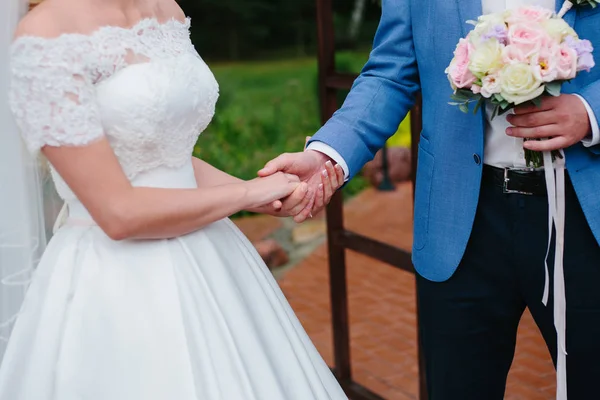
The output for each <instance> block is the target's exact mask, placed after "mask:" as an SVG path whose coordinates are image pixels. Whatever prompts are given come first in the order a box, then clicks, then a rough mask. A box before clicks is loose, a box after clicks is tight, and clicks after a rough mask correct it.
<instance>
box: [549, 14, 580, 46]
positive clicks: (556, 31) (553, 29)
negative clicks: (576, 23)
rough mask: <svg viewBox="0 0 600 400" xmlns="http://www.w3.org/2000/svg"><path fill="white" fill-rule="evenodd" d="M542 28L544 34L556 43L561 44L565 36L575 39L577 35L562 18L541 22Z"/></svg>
mask: <svg viewBox="0 0 600 400" xmlns="http://www.w3.org/2000/svg"><path fill="white" fill-rule="evenodd" d="M542 26H543V27H544V29H545V30H546V33H547V34H548V35H549V36H550V37H551V38H552V39H554V40H556V41H557V42H558V43H562V41H563V40H564V39H565V37H567V36H573V37H575V38H576V37H577V33H576V32H575V31H574V30H573V28H571V27H570V26H569V24H567V23H566V22H565V21H564V20H563V19H562V18H551V19H549V20H546V21H544V22H542Z"/></svg>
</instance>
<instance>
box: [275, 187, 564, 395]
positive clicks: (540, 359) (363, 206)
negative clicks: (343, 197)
mask: <svg viewBox="0 0 600 400" xmlns="http://www.w3.org/2000/svg"><path fill="white" fill-rule="evenodd" d="M411 202H412V192H411V187H410V185H408V184H404V185H400V186H399V187H398V188H397V190H396V191H395V192H390V193H382V192H377V191H374V190H367V191H365V192H363V193H362V194H360V195H359V196H358V197H356V198H354V199H352V200H351V201H350V202H348V203H347V204H346V206H345V218H346V219H345V220H346V226H348V227H349V228H350V229H353V230H355V231H357V232H359V233H362V234H365V235H368V236H371V237H375V238H377V239H379V240H381V241H384V242H388V243H391V244H394V245H396V246H400V247H402V248H404V249H410V245H411V241H412V234H411V225H412V216H411V214H412V206H411V204H412V203H411ZM347 261H348V285H349V307H350V323H351V343H352V367H353V375H354V378H355V380H356V381H358V382H359V383H361V384H363V385H365V386H367V387H368V388H370V389H372V390H374V391H375V392H377V393H378V394H380V395H381V396H383V397H384V398H386V399H390V400H408V399H417V396H418V368H417V365H418V364H417V352H416V318H415V282H414V276H412V275H411V274H410V273H406V272H404V271H400V270H397V269H395V268H392V267H390V266H388V265H386V264H382V263H379V262H377V261H374V260H373V259H371V258H368V257H365V256H362V255H360V254H356V253H352V252H349V254H348V257H347ZM280 284H281V287H282V289H283V291H284V293H285V294H286V296H287V298H288V300H289V301H290V303H291V305H292V307H293V308H294V310H295V311H296V313H297V314H298V317H299V318H300V320H301V321H302V323H303V325H304V327H305V329H306V330H307V332H308V334H309V335H310V337H311V338H312V340H313V341H314V343H315V345H316V346H317V348H318V349H319V351H320V352H321V354H322V355H323V357H324V358H325V359H326V361H327V362H328V363H329V364H330V365H331V364H332V339H331V320H330V314H329V312H330V311H329V290H328V275H327V253H326V247H325V246H321V247H319V248H318V249H317V250H316V251H315V252H314V253H312V254H311V255H310V256H308V257H307V258H306V259H305V260H304V261H302V262H301V263H300V264H298V265H297V266H296V267H294V268H293V269H292V270H290V271H289V272H288V273H287V274H285V275H284V276H283V278H282V279H281V280H280ZM554 379H555V375H554V369H553V367H552V362H551V360H550V356H549V354H548V351H547V349H546V346H545V344H544V342H543V340H542V339H541V335H540V333H539V331H538V330H537V328H536V326H535V323H534V322H533V320H532V318H531V316H530V315H529V314H528V313H526V314H525V315H524V317H523V320H522V322H521V326H520V328H519V334H518V341H517V350H516V356H515V361H514V363H513V368H512V370H511V373H510V375H509V380H508V384H507V393H506V396H505V398H506V399H509V400H538V399H539V400H545V399H548V400H550V399H553V398H554V397H553V396H554V391H555V384H554ZM482 400H484V399H482Z"/></svg>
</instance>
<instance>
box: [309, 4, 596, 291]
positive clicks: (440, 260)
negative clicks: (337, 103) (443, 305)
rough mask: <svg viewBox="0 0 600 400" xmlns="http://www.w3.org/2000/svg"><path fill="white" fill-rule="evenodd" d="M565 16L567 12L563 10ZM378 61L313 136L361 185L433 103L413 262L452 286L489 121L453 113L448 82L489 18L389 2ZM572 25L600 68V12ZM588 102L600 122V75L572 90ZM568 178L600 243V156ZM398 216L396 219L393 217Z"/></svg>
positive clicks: (424, 141)
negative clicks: (456, 55)
mask: <svg viewBox="0 0 600 400" xmlns="http://www.w3.org/2000/svg"><path fill="white" fill-rule="evenodd" d="M556 3H557V8H559V7H560V5H561V4H562V1H561V0H557V1H556ZM382 7H383V11H382V18H381V22H380V25H379V28H378V30H377V34H376V36H375V41H374V46H373V50H372V52H371V55H370V57H369V61H368V62H367V64H366V65H365V67H364V69H363V71H362V72H361V74H360V76H359V77H358V78H357V80H356V81H355V83H354V86H353V88H352V90H351V92H350V94H349V95H348V97H347V99H346V101H345V103H344V105H343V107H342V108H341V109H340V110H339V111H338V112H337V113H335V115H334V116H333V117H332V118H331V119H330V120H329V121H328V122H327V124H325V126H324V127H323V128H321V129H320V130H319V132H318V133H317V134H316V135H315V136H313V138H312V140H313V141H321V142H324V143H326V144H328V145H329V146H331V147H333V148H334V149H335V150H337V151H338V152H339V153H340V155H341V156H342V157H343V158H344V160H345V161H346V163H347V164H348V167H349V169H350V174H351V176H353V175H355V174H356V173H357V172H359V171H360V169H361V168H362V167H363V165H364V164H365V163H366V162H367V161H369V160H371V159H372V158H373V156H374V154H375V153H376V152H377V150H378V149H380V148H381V147H382V146H383V145H384V143H385V141H386V140H387V139H388V138H389V137H390V136H391V135H392V134H394V132H395V131H396V129H397V127H398V124H399V123H400V122H401V121H402V119H403V118H404V117H405V116H406V114H407V113H408V111H409V110H410V109H411V107H412V106H413V104H414V101H415V95H416V94H417V92H419V91H421V93H422V97H423V130H422V132H421V137H420V143H419V160H418V168H417V185H416V192H415V209H414V213H415V215H414V243H413V262H414V264H415V267H416V269H417V271H418V272H419V273H420V274H421V275H423V276H424V277H425V278H427V279H430V280H433V281H444V280H447V279H448V278H449V277H450V276H452V274H453V273H454V271H455V270H456V268H457V267H458V264H459V263H460V261H461V259H462V257H463V254H464V251H465V248H466V246H467V241H468V240H469V236H470V233H471V229H472V226H473V220H474V218H475V211H476V208H477V202H478V196H479V187H480V182H481V172H482V165H481V162H478V161H480V160H481V158H483V140H484V117H483V114H481V115H480V116H476V115H473V114H472V113H470V114H464V113H462V112H461V111H459V110H458V108H457V107H455V106H450V105H448V101H449V99H450V95H451V93H452V91H451V89H450V85H449V83H448V80H447V78H446V75H445V74H444V70H445V68H446V66H447V65H448V64H449V62H450V60H451V59H452V56H453V51H454V49H455V47H456V44H457V43H458V40H459V39H460V38H461V37H464V36H465V35H466V34H467V33H468V30H469V29H470V25H467V24H466V23H465V21H467V20H474V19H476V18H477V17H478V16H479V15H481V13H482V11H481V0H383V2H382ZM565 20H566V21H567V22H569V24H571V26H574V28H575V29H576V30H577V32H578V33H579V35H580V36H581V37H582V38H586V39H589V40H591V41H592V43H593V45H594V47H595V48H596V49H597V51H598V54H596V58H597V59H598V60H599V64H600V7H597V8H591V7H585V8H580V9H577V10H571V11H570V12H569V13H568V14H567V15H566V16H565ZM563 92H566V93H578V94H579V95H581V96H582V97H583V98H584V99H586V100H587V102H588V103H589V104H590V106H591V107H592V109H593V110H594V113H595V115H596V116H597V117H600V65H599V66H598V67H595V68H594V69H592V71H591V72H590V73H587V72H583V73H581V74H580V75H579V76H578V77H577V78H576V79H574V80H573V81H571V83H570V84H567V85H565V86H564V87H563ZM566 157H567V158H566V161H567V170H568V171H569V174H570V176H571V179H572V182H573V185H574V187H575V190H576V192H577V195H578V198H579V200H580V203H581V206H582V208H583V211H584V213H585V215H586V217H587V220H588V223H589V225H590V227H591V229H592V231H593V232H594V235H595V237H596V239H597V240H600V146H594V147H591V148H585V147H584V146H583V145H581V144H577V145H575V146H573V147H571V148H569V149H566ZM389 211H390V213H393V211H394V210H389Z"/></svg>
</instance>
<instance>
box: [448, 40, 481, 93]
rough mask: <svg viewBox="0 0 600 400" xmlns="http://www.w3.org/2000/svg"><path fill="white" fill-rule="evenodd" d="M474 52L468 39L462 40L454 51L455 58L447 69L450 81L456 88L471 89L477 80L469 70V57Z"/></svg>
mask: <svg viewBox="0 0 600 400" xmlns="http://www.w3.org/2000/svg"><path fill="white" fill-rule="evenodd" d="M472 50H473V49H472V45H471V44H470V43H469V41H468V40H467V39H460V41H459V42H458V45H457V46H456V50H455V51H454V58H453V59H452V61H451V62H450V66H448V69H446V73H447V74H448V79H449V80H450V83H451V84H452V85H453V86H454V87H455V88H460V89H463V88H464V89H470V88H471V85H473V82H475V80H476V78H475V75H473V73H471V71H470V70H469V55H470V53H471V51H472Z"/></svg>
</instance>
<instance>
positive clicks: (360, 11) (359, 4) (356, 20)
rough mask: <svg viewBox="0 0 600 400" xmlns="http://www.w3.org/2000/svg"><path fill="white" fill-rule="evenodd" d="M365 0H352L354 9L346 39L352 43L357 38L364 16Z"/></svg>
mask: <svg viewBox="0 0 600 400" xmlns="http://www.w3.org/2000/svg"><path fill="white" fill-rule="evenodd" d="M366 4H367V0H354V9H353V10H352V17H351V18H350V24H349V26H348V40H349V41H350V42H351V43H353V42H355V41H356V40H357V39H358V34H359V33H360V27H361V25H362V23H363V20H364V17H365V6H366Z"/></svg>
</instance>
